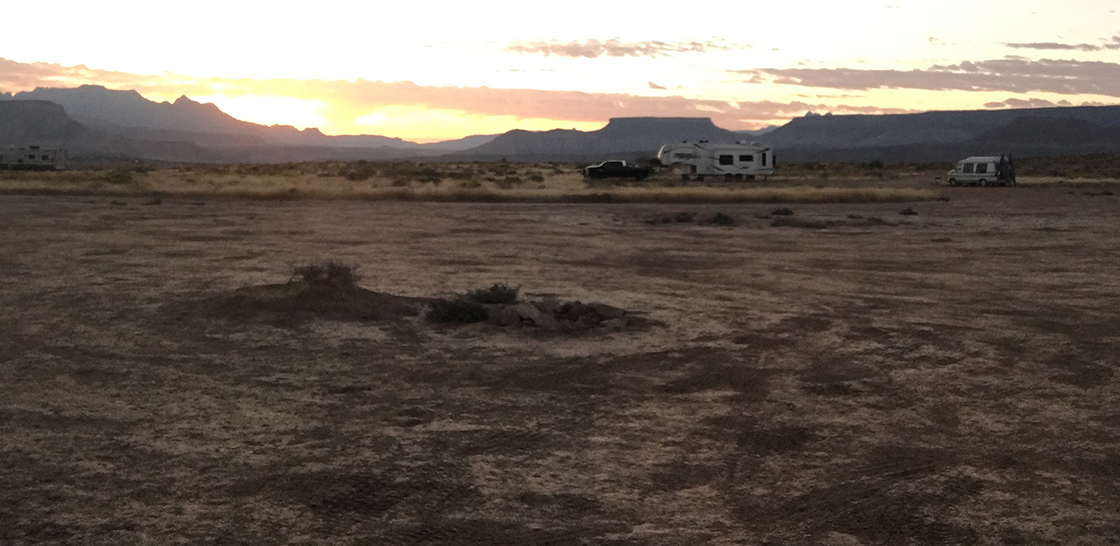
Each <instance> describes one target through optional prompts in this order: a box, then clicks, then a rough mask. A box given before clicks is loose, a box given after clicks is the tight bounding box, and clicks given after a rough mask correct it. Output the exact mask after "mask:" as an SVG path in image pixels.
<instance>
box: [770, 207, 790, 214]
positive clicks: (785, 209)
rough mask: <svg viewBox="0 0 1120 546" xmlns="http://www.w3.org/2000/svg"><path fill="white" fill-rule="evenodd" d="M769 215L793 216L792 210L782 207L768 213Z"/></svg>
mask: <svg viewBox="0 0 1120 546" xmlns="http://www.w3.org/2000/svg"><path fill="white" fill-rule="evenodd" d="M770 214H771V215H772V216H793V210H791V209H788V208H784V207H783V208H780V209H774V210H772V211H770Z"/></svg>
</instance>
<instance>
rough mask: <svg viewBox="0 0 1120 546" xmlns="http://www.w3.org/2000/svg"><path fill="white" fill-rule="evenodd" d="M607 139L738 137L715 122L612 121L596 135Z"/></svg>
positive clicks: (625, 119)
mask: <svg viewBox="0 0 1120 546" xmlns="http://www.w3.org/2000/svg"><path fill="white" fill-rule="evenodd" d="M595 133H596V134H597V135H599V136H601V137H605V138H643V137H650V136H656V137H658V138H669V139H671V140H683V139H688V140H700V139H709V140H720V141H724V140H726V141H730V142H733V141H734V140H735V139H736V138H739V137H738V136H737V135H736V134H735V133H732V132H731V131H728V130H726V129H721V128H719V127H716V125H715V124H714V123H712V119H711V118H656V117H634V118H611V120H610V122H608V123H607V125H606V126H605V127H603V128H602V129H599V130H598V131H595Z"/></svg>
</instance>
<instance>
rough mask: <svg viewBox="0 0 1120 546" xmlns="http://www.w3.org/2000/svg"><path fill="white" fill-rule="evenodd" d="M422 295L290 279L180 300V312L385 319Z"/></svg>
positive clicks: (416, 307)
mask: <svg viewBox="0 0 1120 546" xmlns="http://www.w3.org/2000/svg"><path fill="white" fill-rule="evenodd" d="M427 303H428V300H427V299H426V298H410V297H405V296H395V295H393V294H385V293H381V292H374V291H371V290H366V289H364V288H359V287H357V286H334V285H329V284H311V283H303V282H289V283H284V284H268V285H261V286H249V287H245V288H239V289H237V290H234V291H233V292H231V293H227V294H220V295H217V296H214V297H211V298H208V299H205V300H202V301H198V302H193V303H186V304H183V306H182V307H181V308H179V309H178V311H179V312H180V313H187V314H192V315H201V316H205V317H207V318H221V319H228V320H235V321H261V322H272V323H284V324H298V323H303V322H307V321H310V320H313V319H326V320H341V321H385V320H394V319H400V318H404V317H412V316H416V315H418V314H419V313H420V311H421V309H423V307H424V305H425V304H427Z"/></svg>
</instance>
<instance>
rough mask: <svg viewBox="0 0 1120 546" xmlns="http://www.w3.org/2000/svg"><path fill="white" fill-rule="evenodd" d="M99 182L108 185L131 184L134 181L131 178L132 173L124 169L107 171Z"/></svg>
mask: <svg viewBox="0 0 1120 546" xmlns="http://www.w3.org/2000/svg"><path fill="white" fill-rule="evenodd" d="M101 180H103V181H105V182H106V183H109V184H131V183H133V182H135V179H133V178H132V171H128V170H124V169H121V170H116V171H109V172H107V173H105V175H104V176H102V177H101Z"/></svg>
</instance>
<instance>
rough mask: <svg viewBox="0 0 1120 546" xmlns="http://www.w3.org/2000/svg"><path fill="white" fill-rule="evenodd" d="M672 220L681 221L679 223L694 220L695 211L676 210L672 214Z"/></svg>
mask: <svg viewBox="0 0 1120 546" xmlns="http://www.w3.org/2000/svg"><path fill="white" fill-rule="evenodd" d="M673 221H674V222H681V223H684V224H687V223H691V222H695V221H696V213H695V212H678V213H676V214H675V215H673Z"/></svg>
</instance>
